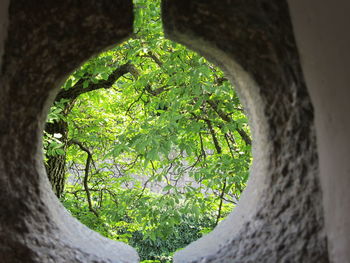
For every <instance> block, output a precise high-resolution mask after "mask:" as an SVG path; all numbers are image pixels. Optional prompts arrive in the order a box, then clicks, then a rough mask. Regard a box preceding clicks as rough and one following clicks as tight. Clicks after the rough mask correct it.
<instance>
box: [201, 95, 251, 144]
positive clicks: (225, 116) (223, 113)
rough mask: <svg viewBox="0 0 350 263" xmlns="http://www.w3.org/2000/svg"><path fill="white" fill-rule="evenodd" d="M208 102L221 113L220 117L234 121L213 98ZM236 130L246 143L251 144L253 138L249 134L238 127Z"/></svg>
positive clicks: (227, 120)
mask: <svg viewBox="0 0 350 263" xmlns="http://www.w3.org/2000/svg"><path fill="white" fill-rule="evenodd" d="M206 102H207V103H208V104H209V105H210V107H211V108H212V109H213V110H214V111H215V112H216V113H217V115H219V117H220V118H221V119H222V120H224V121H226V122H232V119H231V118H230V117H229V116H228V115H227V114H226V113H225V112H223V111H222V110H221V109H219V107H218V105H217V104H216V102H215V101H213V100H206ZM236 131H237V132H238V133H239V135H240V136H241V138H242V139H243V141H244V142H245V144H246V145H251V144H252V140H251V139H250V137H249V135H248V134H247V133H246V132H245V131H244V130H243V129H241V128H238V127H237V129H236Z"/></svg>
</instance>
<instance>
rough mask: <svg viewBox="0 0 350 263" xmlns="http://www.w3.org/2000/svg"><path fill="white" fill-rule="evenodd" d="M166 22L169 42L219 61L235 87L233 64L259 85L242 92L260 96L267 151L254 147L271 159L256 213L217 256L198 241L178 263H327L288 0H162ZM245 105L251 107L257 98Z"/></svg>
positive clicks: (220, 245)
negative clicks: (185, 46)
mask: <svg viewBox="0 0 350 263" xmlns="http://www.w3.org/2000/svg"><path fill="white" fill-rule="evenodd" d="M163 22H164V24H165V31H166V33H167V35H168V36H169V37H170V38H171V39H173V40H175V41H179V42H182V43H183V44H187V45H190V46H191V47H192V48H194V49H195V50H197V51H199V52H201V53H202V54H204V55H207V56H208V57H209V58H211V59H212V60H214V61H216V62H217V63H218V64H221V66H222V67H223V68H224V69H225V70H226V71H227V72H228V74H229V75H230V76H231V79H232V81H233V82H234V83H235V78H239V76H237V75H235V73H236V72H237V70H234V69H232V68H231V67H230V65H229V63H230V62H229V60H232V61H235V62H236V63H238V64H239V65H240V66H241V67H242V68H243V70H244V71H245V72H247V73H248V74H249V75H250V76H251V78H252V79H253V80H254V81H255V82H256V84H257V87H246V88H248V89H253V88H254V89H255V91H254V92H255V94H259V97H260V101H259V107H262V110H263V113H262V115H263V118H265V120H266V122H267V125H268V129H267V132H266V134H255V135H257V136H255V138H254V139H255V140H259V139H263V140H266V141H267V142H268V149H263V148H261V147H260V148H259V149H256V151H258V152H260V154H261V153H262V152H263V154H265V155H268V174H266V175H265V183H266V184H267V186H268V187H267V189H268V190H267V191H265V193H264V194H263V195H261V196H260V199H259V201H258V205H257V206H256V209H255V212H254V216H253V217H252V218H251V219H250V220H248V221H247V222H245V224H244V225H242V227H241V228H240V229H239V230H237V231H236V233H232V236H231V237H229V238H227V239H226V240H217V245H216V246H217V247H216V251H215V252H212V251H211V254H209V253H208V252H207V251H205V250H204V251H201V245H198V244H200V242H201V241H197V242H195V243H194V244H193V245H190V246H189V247H188V248H186V249H185V250H182V251H180V252H178V253H177V255H176V256H175V258H176V262H328V253H327V244H326V238H325V233H324V219H323V211H322V196H321V190H320V185H319V179H318V157H317V149H316V141H315V130H314V124H313V121H314V120H313V119H314V116H313V108H312V105H311V102H310V98H309V96H308V93H307V89H306V86H305V81H304V78H303V74H302V72H301V68H300V62H299V57H298V52H297V47H296V45H295V41H294V37H293V30H292V26H291V23H290V18H289V11H288V6H287V4H286V2H285V1H280V0H278V1H277V0H276V1H255V0H224V1H220V3H218V2H217V1H214V0H211V1H204V0H199V1H184V0H178V1H170V0H165V1H164V3H163ZM213 50H214V51H213ZM215 52H216V53H218V54H219V53H220V54H221V55H219V56H217V55H215ZM213 54H214V55H213ZM237 84H238V83H237ZM237 88H238V89H242V87H237ZM241 94H245V91H242V90H241ZM243 97H244V95H243ZM243 100H244V101H249V102H251V100H250V99H249V98H248V99H245V98H243ZM246 106H247V107H248V111H250V112H254V108H255V107H256V106H255V105H254V101H252V103H250V105H246ZM253 124H254V121H253ZM254 128H255V127H254V126H253V129H254ZM264 137H265V138H264ZM264 151H265V152H264ZM254 172H255V173H258V174H253V175H252V176H255V177H256V176H262V175H261V174H259V172H258V171H254ZM255 187H259V185H256V186H255ZM234 213H235V212H234ZM231 223H232V224H234V223H235V222H231ZM206 239H207V240H208V238H206ZM194 248H196V249H197V250H198V252H197V253H195V252H193V249H194Z"/></svg>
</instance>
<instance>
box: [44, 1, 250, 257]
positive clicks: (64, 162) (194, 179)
mask: <svg viewBox="0 0 350 263" xmlns="http://www.w3.org/2000/svg"><path fill="white" fill-rule="evenodd" d="M135 12H136V18H135V34H134V35H133V37H132V38H131V39H129V40H128V41H126V42H125V43H122V44H121V45H118V46H116V47H114V48H113V49H111V50H109V51H106V52H104V53H102V54H100V55H98V56H96V57H94V58H91V59H90V60H89V61H87V62H86V63H85V64H84V65H82V66H81V67H80V68H78V69H77V70H76V71H75V72H74V73H73V74H72V75H71V76H69V78H68V79H67V81H66V82H65V83H64V85H63V86H62V89H61V91H60V92H59V94H58V95H57V98H56V100H55V103H54V105H53V106H52V108H51V112H50V114H49V117H48V120H47V125H46V129H45V136H44V150H45V161H46V168H47V172H48V176H49V180H50V182H51V183H52V186H53V189H54V191H55V193H56V195H57V196H58V197H59V198H60V199H61V200H62V202H63V204H64V206H65V207H66V208H67V209H68V210H70V211H71V213H72V214H73V215H74V216H75V217H77V218H78V219H79V220H80V221H81V222H82V223H84V224H86V225H87V226H89V227H90V228H91V229H94V230H96V231H98V232H100V233H101V234H102V235H104V236H106V237H109V238H111V239H114V240H119V241H123V242H126V243H128V244H130V245H132V246H134V247H135V248H136V249H137V250H138V252H139V254H140V257H141V259H142V260H145V262H169V261H171V256H172V254H173V253H174V252H175V251H176V250H177V249H180V248H182V247H184V246H185V245H187V244H188V243H190V242H192V241H194V240H196V239H198V238H199V237H200V236H201V235H203V234H205V233H207V232H208V231H210V230H211V229H213V228H214V227H215V226H216V225H217V224H218V222H219V221H220V220H221V219H222V218H223V217H224V216H225V215H227V213H228V212H229V211H231V210H232V208H233V207H234V205H235V204H236V202H237V200H238V199H239V196H240V194H241V192H242V191H243V189H244V187H245V183H246V181H247V177H248V169H249V165H250V162H251V139H250V132H249V129H248V126H247V119H246V116H245V115H244V113H243V109H242V106H241V105H240V103H239V100H238V97H237V94H236V92H235V90H234V88H233V87H232V86H231V85H230V83H229V82H228V80H227V79H226V78H225V77H224V75H223V73H222V72H221V71H220V70H219V69H218V68H216V67H215V66H213V65H212V64H210V63H209V62H208V61H206V60H205V59H204V58H203V57H201V56H199V55H198V54H196V53H194V52H192V51H189V50H187V49H186V48H185V47H183V46H181V45H179V44H176V43H173V42H171V41H169V40H166V39H165V38H164V36H163V33H162V29H161V21H160V18H159V13H160V12H159V3H158V1H148V0H138V1H136V2H135Z"/></svg>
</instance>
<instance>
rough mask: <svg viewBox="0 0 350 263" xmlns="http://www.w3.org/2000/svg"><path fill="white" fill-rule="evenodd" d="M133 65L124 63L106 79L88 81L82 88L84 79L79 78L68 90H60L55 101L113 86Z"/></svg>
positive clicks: (71, 98)
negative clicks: (87, 84) (95, 81)
mask: <svg viewBox="0 0 350 263" xmlns="http://www.w3.org/2000/svg"><path fill="white" fill-rule="evenodd" d="M133 68H134V67H133V65H132V64H130V63H126V64H124V65H122V66H120V67H118V68H117V69H115V70H114V71H113V72H112V73H111V74H110V75H109V76H108V79H106V80H100V81H98V82H97V83H89V86H88V87H85V88H84V82H85V80H86V79H80V80H79V81H78V82H77V83H76V84H75V85H74V86H73V87H72V88H70V89H68V90H61V91H60V92H59V93H58V94H57V96H56V99H55V101H60V100H61V99H67V100H70V101H71V100H74V99H76V98H77V97H78V96H79V95H81V94H84V93H87V92H90V91H94V90H99V89H109V88H111V87H112V86H113V84H114V83H115V82H116V81H117V80H118V79H119V78H120V77H122V76H123V75H125V74H126V73H131V71H132V70H133Z"/></svg>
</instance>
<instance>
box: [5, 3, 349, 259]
mask: <svg viewBox="0 0 350 263" xmlns="http://www.w3.org/2000/svg"><path fill="white" fill-rule="evenodd" d="M299 2H300V1H299ZM300 6H302V4H300ZM300 6H299V8H297V5H296V4H294V6H293V7H294V9H293V10H299V11H300V10H302V8H300ZM162 10H163V14H162V16H163V24H164V31H165V33H166V36H167V37H169V38H170V39H172V40H174V41H177V42H180V43H182V44H185V45H186V46H188V47H190V48H192V49H194V50H195V51H197V52H199V53H201V54H202V55H204V56H205V57H207V58H208V59H209V60H211V61H213V62H214V63H216V64H217V65H219V66H220V67H221V68H222V69H223V70H224V71H225V72H226V74H227V76H228V77H229V78H230V80H231V82H232V83H233V84H234V85H235V86H236V88H237V89H238V92H239V94H240V96H241V100H242V102H243V104H244V105H245V107H246V109H247V113H248V115H249V118H250V124H251V127H252V132H253V139H254V142H253V156H254V163H253V165H252V168H251V176H250V179H249V183H248V187H247V189H246V191H245V192H244V194H243V196H242V198H241V201H240V204H239V206H238V207H237V208H235V210H234V211H233V212H232V214H231V215H230V216H229V217H228V219H227V220H225V221H223V222H222V223H220V224H219V226H218V227H217V228H216V229H215V230H214V231H213V232H212V233H210V234H209V235H206V236H205V237H203V238H202V239H199V240H198V241H196V242H194V243H192V244H190V245H189V246H188V247H187V248H185V249H183V250H181V251H179V252H178V253H177V254H176V255H175V259H174V261H175V262H178V263H180V262H196V263H197V262H198V263H200V262H202V263H204V262H217V263H219V262H220V263H222V262H308V263H312V262H320V263H322V262H329V261H330V259H329V255H328V248H327V238H328V241H329V240H330V239H329V233H332V232H326V230H325V216H324V215H325V212H326V213H328V212H329V211H331V210H329V209H328V210H325V211H324V208H323V204H324V202H323V193H325V192H326V193H329V190H327V191H325V189H327V186H328V185H327V184H325V182H327V180H326V181H325V180H323V181H320V168H319V159H318V155H319V153H320V151H319V149H318V145H324V144H323V143H322V141H320V140H319V138H316V134H317V135H318V134H321V135H323V133H322V131H321V132H320V131H319V130H316V129H315V125H314V109H313V106H312V103H311V99H310V96H309V95H308V89H307V87H306V84H305V80H304V76H303V71H302V69H301V61H300V59H299V54H298V49H297V46H296V42H295V39H294V33H293V28H292V23H291V19H290V14H289V7H288V5H287V2H286V0H260V1H257V0H221V1H215V0H196V1H188V0H186V1H185V0H177V1H173V0H163V3H162ZM294 14H296V13H294ZM295 17H296V18H295ZM294 18H295V19H298V17H297V16H294ZM297 21H298V20H297ZM132 22H133V13H132V3H131V0H114V1H108V0H87V1H76V0H65V1H53V0H46V1H36V0H32V1H28V0H27V1H26V0H4V1H0V68H1V72H0V204H1V206H0V262H4V263H12V262H28V263H31V262H138V255H137V253H136V252H135V250H134V249H133V248H131V247H129V246H127V245H125V244H123V243H118V242H114V241H111V240H108V239H106V238H103V237H101V236H100V235H99V234H97V233H95V232H93V231H91V230H89V229H88V228H86V227H85V226H83V225H82V224H80V223H79V222H78V221H76V220H75V219H73V218H72V217H71V216H70V215H69V213H68V212H67V211H66V210H65V209H64V208H63V206H62V205H61V204H60V203H59V201H58V200H57V199H56V197H55V196H54V194H53V192H52V191H51V189H50V186H49V182H48V180H47V177H46V174H45V169H44V166H43V161H42V152H41V136H42V130H43V125H44V121H45V117H46V114H47V111H48V108H49V106H50V104H51V102H52V101H53V98H54V96H55V94H56V93H57V89H58V88H59V86H60V84H61V83H62V82H63V81H64V79H65V78H66V77H67V76H68V74H69V73H70V72H72V71H73V70H74V69H75V68H76V67H78V66H79V65H80V64H81V63H83V62H84V61H85V60H86V59H88V58H89V57H91V56H92V55H94V54H96V53H98V52H101V51H102V50H103V49H106V48H108V47H110V46H111V45H116V44H118V43H120V42H121V41H123V40H125V39H126V38H127V37H129V36H130V35H131V33H132ZM297 24H298V23H297ZM299 28H300V25H299ZM298 32H299V31H298ZM299 37H300V38H299V42H298V43H302V41H301V40H302V39H303V38H302V34H299ZM300 41H301V42H300ZM302 44H303V43H302ZM304 46H305V45H303V47H304ZM301 53H303V52H301ZM311 53H312V50H308V54H311ZM304 72H305V69H304ZM306 72H308V73H309V71H307V70H306ZM307 76H308V84H309V83H310V84H311V86H312V84H313V82H312V81H311V80H310V79H312V76H311V75H310V74H308V75H307ZM329 79H331V77H329ZM312 91H313V93H312V94H313V95H315V94H317V89H315V88H314V89H312ZM315 98H317V96H315ZM315 101H316V102H319V101H318V100H315ZM320 105H321V104H317V109H318V112H319V109H320ZM321 106H322V105H321ZM321 119H322V118H320V116H318V117H317V116H316V120H319V122H318V123H320V120H321ZM317 127H320V125H318V126H316V128H317ZM322 138H323V139H326V137H322ZM317 139H318V140H317ZM343 142H344V141H343ZM344 143H345V144H346V143H347V142H346V141H345V142H344ZM324 150H325V151H326V150H327V149H324ZM321 156H322V154H321ZM330 160H331V158H330ZM329 162H331V161H329ZM321 167H322V165H321ZM321 172H322V171H321ZM321 174H322V173H321ZM322 178H326V175H325V174H324V171H323V177H322ZM321 183H322V187H323V188H321ZM334 184H335V183H334ZM333 190H336V189H335V188H334V189H333ZM327 198H328V199H327V201H328V200H329V196H328V195H327ZM335 201H336V200H335ZM327 207H329V204H328V206H327ZM336 211H337V212H338V214H339V217H341V214H340V213H339V210H336ZM330 217H331V215H330V214H329V213H328V214H327V216H326V219H327V218H330ZM333 225H334V224H333ZM335 225H336V222H335ZM344 225H345V223H344ZM342 226H343V225H342ZM341 229H345V227H344V228H341ZM337 231H338V232H339V229H337ZM334 240H336V237H334V236H333V239H331V241H332V244H333V247H332V251H340V250H337V243H336V242H335V241H334ZM334 244H335V245H334ZM341 245H342V246H344V243H342V244H341ZM334 246H335V247H334ZM338 247H340V246H339V245H338ZM344 247H345V248H346V245H345V246H344ZM344 251H345V250H344ZM333 253H336V252H333ZM334 258H336V257H334ZM338 259H342V260H338V261H334V262H346V260H349V258H347V257H346V256H343V257H338ZM331 261H332V259H331Z"/></svg>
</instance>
